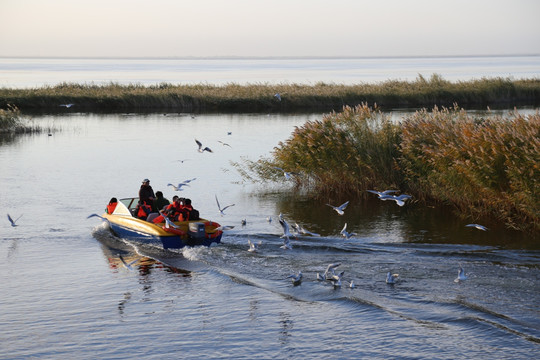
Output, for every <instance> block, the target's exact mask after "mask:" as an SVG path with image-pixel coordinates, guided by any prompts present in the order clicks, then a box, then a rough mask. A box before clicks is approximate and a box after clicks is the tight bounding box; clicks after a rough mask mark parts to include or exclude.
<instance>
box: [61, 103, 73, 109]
mask: <svg viewBox="0 0 540 360" xmlns="http://www.w3.org/2000/svg"><path fill="white" fill-rule="evenodd" d="M73 105H75V104H60V105H59V106H62V107H65V108H66V109H69V108H70V107H72V106H73Z"/></svg>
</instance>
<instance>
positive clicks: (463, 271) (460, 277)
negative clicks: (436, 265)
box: [454, 266, 469, 283]
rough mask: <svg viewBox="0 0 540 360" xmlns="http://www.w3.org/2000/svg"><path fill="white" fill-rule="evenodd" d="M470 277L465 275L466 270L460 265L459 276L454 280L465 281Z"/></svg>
mask: <svg viewBox="0 0 540 360" xmlns="http://www.w3.org/2000/svg"><path fill="white" fill-rule="evenodd" d="M468 278H469V277H468V276H467V275H465V270H464V269H463V268H462V267H461V266H460V267H459V270H458V276H457V278H456V279H455V280H454V282H456V283H458V282H460V281H465V280H467V279H468Z"/></svg>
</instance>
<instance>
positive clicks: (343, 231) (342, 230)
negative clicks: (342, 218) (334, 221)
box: [339, 223, 358, 240]
mask: <svg viewBox="0 0 540 360" xmlns="http://www.w3.org/2000/svg"><path fill="white" fill-rule="evenodd" d="M339 233H340V234H341V235H343V236H344V237H345V238H346V239H347V240H349V239H350V238H351V237H352V236H354V235H358V234H357V233H353V232H351V233H350V232H347V223H345V226H343V229H341V231H340V232H339Z"/></svg>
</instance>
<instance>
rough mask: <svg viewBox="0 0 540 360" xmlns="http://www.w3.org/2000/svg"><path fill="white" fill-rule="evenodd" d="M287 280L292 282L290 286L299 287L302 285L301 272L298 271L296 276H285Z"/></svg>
mask: <svg viewBox="0 0 540 360" xmlns="http://www.w3.org/2000/svg"><path fill="white" fill-rule="evenodd" d="M287 278H288V279H289V278H290V279H291V280H292V284H293V285H294V286H298V285H300V284H301V283H302V272H301V271H299V272H298V274H296V275H294V274H292V275H289V276H287Z"/></svg>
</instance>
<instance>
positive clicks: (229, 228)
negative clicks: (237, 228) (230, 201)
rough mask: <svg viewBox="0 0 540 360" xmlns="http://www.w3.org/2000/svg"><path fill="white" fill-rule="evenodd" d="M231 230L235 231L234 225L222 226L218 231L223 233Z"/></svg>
mask: <svg viewBox="0 0 540 360" xmlns="http://www.w3.org/2000/svg"><path fill="white" fill-rule="evenodd" d="M231 229H234V225H220V226H218V227H217V228H216V231H218V230H221V231H227V230H231Z"/></svg>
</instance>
